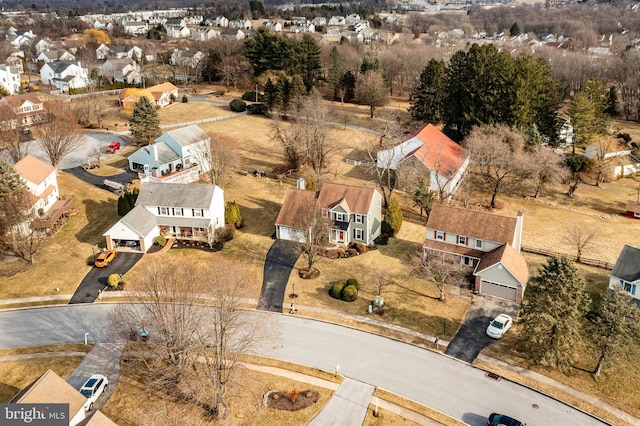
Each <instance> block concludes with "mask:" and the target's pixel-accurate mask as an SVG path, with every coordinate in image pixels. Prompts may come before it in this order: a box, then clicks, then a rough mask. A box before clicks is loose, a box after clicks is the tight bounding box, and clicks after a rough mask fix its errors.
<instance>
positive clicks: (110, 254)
mask: <svg viewBox="0 0 640 426" xmlns="http://www.w3.org/2000/svg"><path fill="white" fill-rule="evenodd" d="M117 253H118V252H117V251H115V250H103V251H101V252H100V254H98V257H96V260H95V262H94V263H93V264H94V265H96V266H97V267H98V268H104V267H105V266H107V265H109V264H110V263H111V261H112V260H113V259H114V258H115V257H116V254H117Z"/></svg>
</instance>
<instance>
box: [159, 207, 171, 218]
mask: <svg viewBox="0 0 640 426" xmlns="http://www.w3.org/2000/svg"><path fill="white" fill-rule="evenodd" d="M158 214H160V215H165V216H169V207H158Z"/></svg>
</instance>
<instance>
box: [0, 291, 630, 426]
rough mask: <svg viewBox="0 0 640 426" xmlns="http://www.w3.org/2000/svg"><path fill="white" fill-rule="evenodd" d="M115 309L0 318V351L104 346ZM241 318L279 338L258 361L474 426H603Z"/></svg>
mask: <svg viewBox="0 0 640 426" xmlns="http://www.w3.org/2000/svg"><path fill="white" fill-rule="evenodd" d="M113 307H114V305H113V304H108V303H103V304H95V305H79V306H77V305H76V306H69V305H66V306H56V307H47V308H38V309H21V310H11V311H2V312H0V349H9V348H17V347H29V346H39V345H51V344H59V343H77V342H82V341H84V333H85V332H86V333H89V334H88V341H90V342H95V343H100V342H105V341H107V338H108V337H110V334H109V333H108V330H107V327H105V324H106V323H107V317H108V313H109V312H110V311H111V310H112V309H113ZM247 315H250V316H252V317H254V320H255V321H259V322H260V323H261V324H265V326H268V327H271V328H273V331H274V334H276V333H277V334H278V335H279V337H277V336H276V337H274V338H272V339H268V341H266V340H267V339H265V341H262V342H261V343H258V342H257V344H258V346H256V348H255V349H254V352H255V353H256V354H258V355H262V356H269V357H272V358H276V359H281V360H284V361H289V362H293V363H296V364H301V365H307V366H310V367H313V368H318V369H321V370H324V371H335V370H336V366H339V373H340V374H342V375H343V376H344V377H345V378H349V379H353V380H356V381H358V382H362V383H366V384H369V385H371V386H377V387H381V388H383V389H386V390H388V391H390V392H393V393H396V394H398V395H401V396H404V397H407V398H410V399H412V400H414V401H416V402H418V403H420V404H423V405H426V406H428V407H432V408H434V409H436V410H439V411H441V412H443V413H445V414H448V415H449V416H452V417H454V418H456V419H460V420H462V421H464V422H466V423H468V424H470V425H472V426H484V425H486V424H487V417H488V416H489V414H490V413H492V412H499V413H505V414H508V415H510V416H513V417H515V418H517V419H520V420H521V421H525V422H527V424H529V425H533V426H535V425H563V426H574V425H575V426H590V425H602V424H606V423H605V422H602V421H600V420H599V419H597V418H594V417H593V416H591V415H589V414H586V413H583V412H582V411H579V410H577V409H575V408H573V407H571V406H569V405H566V404H564V403H562V402H560V401H557V400H555V399H553V398H550V397H547V396H545V395H543V394H541V393H539V392H537V391H535V390H532V389H529V388H527V387H524V386H521V385H518V384H516V383H513V382H511V381H509V380H506V379H504V378H499V377H498V378H491V377H487V375H486V372H485V371H484V370H481V369H478V368H475V367H473V366H471V365H469V364H467V363H464V362H461V361H458V360H456V359H454V358H451V357H448V356H444V355H442V354H440V353H436V352H432V351H429V350H426V349H422V348H419V347H417V346H414V345H411V344H407V343H403V342H400V341H397V340H393V339H388V338H386V337H383V336H378V335H374V334H370V333H365V332H363V331H360V330H356V329H352V328H347V327H341V326H339V325H336V324H330V323H325V322H321V321H313V320H310V319H308V318H302V317H299V316H297V315H279V314H275V313H271V312H260V311H247ZM350 396H351V395H350ZM354 401H355V398H354ZM336 424H345V425H346V424H353V423H345V422H338V423H336ZM357 424H361V423H357ZM636 424H637V423H636Z"/></svg>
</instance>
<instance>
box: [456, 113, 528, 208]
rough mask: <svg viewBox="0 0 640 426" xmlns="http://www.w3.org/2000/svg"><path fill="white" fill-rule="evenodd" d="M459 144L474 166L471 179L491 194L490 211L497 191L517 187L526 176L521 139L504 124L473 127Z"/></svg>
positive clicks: (520, 135)
mask: <svg viewBox="0 0 640 426" xmlns="http://www.w3.org/2000/svg"><path fill="white" fill-rule="evenodd" d="M463 144H464V146H465V147H466V148H467V149H468V150H469V154H470V155H471V160H472V161H473V163H474V165H475V167H474V170H473V177H474V178H475V180H476V182H477V183H478V184H479V185H480V186H482V187H484V188H485V189H486V190H488V191H489V192H490V193H491V203H490V204H491V207H492V208H495V207H496V197H497V196H498V194H499V193H500V192H504V191H509V190H513V189H514V188H518V187H519V186H520V184H521V183H522V181H523V179H524V178H525V177H526V176H528V175H529V173H530V170H529V162H528V161H527V159H526V157H525V155H524V152H523V147H524V136H523V135H522V133H520V132H517V131H515V130H513V129H511V128H509V127H508V126H506V125H503V124H498V125H483V126H479V127H475V128H474V129H473V130H471V133H470V134H469V136H467V137H466V139H465V140H464V143H463Z"/></svg>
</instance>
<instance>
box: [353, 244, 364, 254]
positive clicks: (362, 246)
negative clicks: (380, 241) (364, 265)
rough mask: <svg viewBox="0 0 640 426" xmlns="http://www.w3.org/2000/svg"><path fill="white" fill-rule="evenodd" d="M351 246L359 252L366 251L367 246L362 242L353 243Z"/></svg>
mask: <svg viewBox="0 0 640 426" xmlns="http://www.w3.org/2000/svg"><path fill="white" fill-rule="evenodd" d="M353 246H354V248H355V249H356V250H358V253H360V254H362V253H366V252H367V246H366V245H364V244H362V243H355V244H354V245H353Z"/></svg>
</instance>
